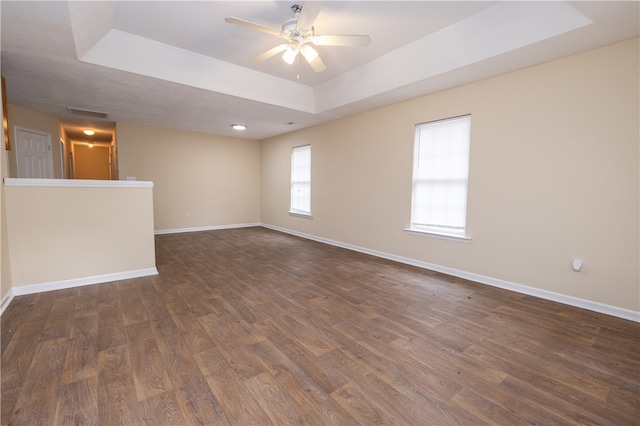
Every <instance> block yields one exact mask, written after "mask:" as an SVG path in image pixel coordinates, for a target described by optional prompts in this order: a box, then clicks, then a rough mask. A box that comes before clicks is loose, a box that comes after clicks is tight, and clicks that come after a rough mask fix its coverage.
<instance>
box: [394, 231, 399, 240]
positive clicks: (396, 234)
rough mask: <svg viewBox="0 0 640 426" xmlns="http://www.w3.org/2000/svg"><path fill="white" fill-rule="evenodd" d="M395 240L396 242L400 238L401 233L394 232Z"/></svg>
mask: <svg viewBox="0 0 640 426" xmlns="http://www.w3.org/2000/svg"><path fill="white" fill-rule="evenodd" d="M393 238H395V239H396V240H397V239H398V238H400V231H393Z"/></svg>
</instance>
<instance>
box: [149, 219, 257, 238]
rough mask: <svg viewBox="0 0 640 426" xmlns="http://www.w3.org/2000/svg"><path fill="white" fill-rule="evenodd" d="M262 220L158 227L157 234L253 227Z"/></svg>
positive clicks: (155, 232)
mask: <svg viewBox="0 0 640 426" xmlns="http://www.w3.org/2000/svg"><path fill="white" fill-rule="evenodd" d="M261 225H262V224H261V223H260V222H254V223H239V224H232V225H212V226H198V227H195V228H174V229H156V230H155V231H154V234H155V235H163V234H180V233H183V232H200V231H217V230H219V229H235V228H251V227H253V226H261Z"/></svg>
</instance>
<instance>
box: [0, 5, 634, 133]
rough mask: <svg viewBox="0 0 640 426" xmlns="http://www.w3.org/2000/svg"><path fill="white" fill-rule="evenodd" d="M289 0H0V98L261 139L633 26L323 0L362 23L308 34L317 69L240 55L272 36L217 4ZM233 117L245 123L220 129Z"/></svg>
mask: <svg viewBox="0 0 640 426" xmlns="http://www.w3.org/2000/svg"><path fill="white" fill-rule="evenodd" d="M294 3H296V1H295V0H291V1H266V0H264V1H195V2H187V1H122V2H115V1H108V2H93V1H91V2H89V1H75V2H66V1H65V2H57V1H45V2H26V1H16V2H13V1H6V0H3V1H2V2H1V3H0V13H1V20H2V21H1V31H2V33H1V35H2V38H1V40H0V44H1V48H2V62H1V66H2V75H3V76H4V77H5V79H6V83H7V97H8V101H9V103H12V104H16V105H19V106H22V107H25V108H29V109H33V110H36V111H40V112H43V113H46V114H49V115H52V116H55V117H57V118H59V119H60V120H61V121H62V123H63V125H64V126H65V127H66V128H67V129H69V131H70V132H71V133H73V132H74V131H75V128H76V127H78V128H83V127H86V126H92V127H94V128H97V129H104V130H103V132H102V134H108V133H109V132H111V130H112V129H113V123H115V122H127V123H134V124H143V125H149V126H156V127H168V128H176V129H186V130H194V131H200V132H206V133H214V134H219V135H230V136H241V137H247V138H254V139H264V138H268V137H271V136H275V135H279V134H282V133H287V132H290V131H293V130H297V129H300V128H304V127H308V126H312V125H315V124H319V123H322V122H325V121H328V120H332V119H335V118H339V117H344V116H347V115H350V114H354V113H357V112H361V111H365V110H368V109H372V108H376V107H379V106H383V105H387V104H390V103H394V102H398V101H401V100H405V99H409V98H413V97H416V96H419V95H423V94H427V93H430V92H434V91H437V90H442V89H445V88H448V87H453V86H456V85H460V84H465V83H468V82H472V81H477V80H479V79H483V78H487V77H491V76H494V75H498V74H501V73H504V72H508V71H512V70H516V69H520V68H523V67H527V66H531V65H535V64H538V63H542V62H545V61H549V60H553V59H556V58H559V57H563V56H567V55H570V54H574V53H578V52H581V51H585V50H588V49H592V48H595V47H599V46H603V45H606V44H610V43H613V42H616V41H621V40H625V39H628V38H631V37H636V36H638V34H639V27H640V24H639V14H640V7H639V6H640V3H639V2H636V1H624V2H614V1H601V2H598V1H588V2H561V1H539V2H525V1H506V2H496V1H490V2H484V1H470V2H462V1H442V2H434V1H406V2H405V1H339V0H335V1H332V0H327V1H325V2H324V4H323V5H322V9H321V11H320V13H319V15H318V18H317V20H316V22H315V25H314V27H315V32H316V34H368V35H370V36H371V39H372V41H371V44H370V45H369V46H368V47H330V46H318V47H317V50H318V52H319V53H320V55H321V57H322V59H323V61H324V63H325V64H326V65H327V70H326V71H324V72H321V73H314V72H313V70H311V68H310V67H309V66H308V64H306V63H305V62H304V60H300V61H299V62H297V63H294V64H293V65H287V64H285V63H284V62H283V61H282V60H281V59H280V57H279V56H275V57H273V58H271V59H269V60H267V61H265V62H262V63H259V64H253V63H251V62H250V61H251V59H252V58H254V57H255V56H257V55H259V54H260V53H262V52H264V51H267V50H269V49H271V48H273V47H275V46H277V45H279V44H281V43H282V39H279V38H278V37H276V36H273V35H270V34H266V33H262V32H258V31H254V30H251V29H249V28H245V27H241V26H237V25H231V24H228V23H226V22H225V21H224V18H225V17H227V16H235V17H238V18H241V19H245V20H249V21H252V22H256V23H259V24H261V25H264V26H267V27H271V28H275V29H280V26H281V25H282V23H283V22H284V21H285V20H286V19H288V18H290V17H292V16H293V14H292V11H291V9H290V8H291V6H292V5H293V4H294ZM303 8H304V4H303ZM67 107H74V108H80V109H85V110H90V111H97V112H104V113H107V114H108V118H107V119H106V120H104V119H86V118H84V117H81V116H77V115H71V114H70V113H69V112H68V111H67ZM237 122H241V123H246V124H247V125H248V126H249V128H248V130H246V131H245V132H243V133H237V132H235V131H233V130H231V128H230V124H232V123H237ZM290 123H293V124H290Z"/></svg>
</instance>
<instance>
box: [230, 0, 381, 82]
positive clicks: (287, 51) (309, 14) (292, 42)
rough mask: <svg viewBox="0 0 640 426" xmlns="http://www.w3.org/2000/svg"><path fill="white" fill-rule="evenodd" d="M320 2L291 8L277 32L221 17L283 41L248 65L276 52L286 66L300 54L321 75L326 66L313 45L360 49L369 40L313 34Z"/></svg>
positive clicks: (348, 36) (352, 36) (308, 2)
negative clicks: (283, 40)
mask: <svg viewBox="0 0 640 426" xmlns="http://www.w3.org/2000/svg"><path fill="white" fill-rule="evenodd" d="M322 3H323V2H322V1H306V2H304V4H303V6H304V7H303V6H301V5H299V4H294V5H293V6H291V10H292V11H293V18H290V19H288V20H286V21H285V22H284V24H282V30H281V31H278V30H276V29H273V28H269V27H265V26H263V25H260V24H256V23H254V22H249V21H246V20H244V19H239V18H235V17H233V16H231V17H228V18H225V21H226V22H228V23H230V24H235V25H241V26H244V27H248V28H251V29H254V30H258V31H262V32H263V33H267V34H271V35H274V36H277V37H280V38H283V39H285V41H286V42H285V43H283V44H280V45H278V46H276V47H274V48H273V49H269V50H267V51H266V52H264V53H263V54H261V55H258V56H257V57H255V58H253V60H252V61H251V62H253V63H258V62H262V61H265V60H267V59H269V58H271V57H272V56H275V55H277V54H278V53H280V52H284V54H283V55H282V59H283V60H284V61H285V62H286V63H288V64H293V61H294V60H295V59H296V57H297V56H298V54H299V53H300V54H302V56H303V57H304V58H305V59H306V61H307V62H308V63H309V65H310V66H311V68H313V70H314V71H315V72H321V71H324V70H325V69H327V67H326V66H325V64H324V62H322V59H320V56H319V55H318V51H317V50H316V49H314V48H313V46H312V44H314V45H316V46H356V47H357V46H359V47H364V46H367V45H369V43H371V37H369V36H368V35H316V34H315V31H314V28H313V24H314V22H315V20H316V18H317V17H318V14H319V13H320V9H321V8H322Z"/></svg>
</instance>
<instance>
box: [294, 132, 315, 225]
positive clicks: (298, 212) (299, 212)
mask: <svg viewBox="0 0 640 426" xmlns="http://www.w3.org/2000/svg"><path fill="white" fill-rule="evenodd" d="M303 149H304V151H302V150H303ZM300 152H308V158H306V159H305V162H306V163H307V165H308V167H305V171H306V172H307V174H306V176H303V179H302V180H301V179H299V178H297V177H296V176H295V171H296V153H300ZM304 178H306V179H304ZM305 183H306V186H307V187H308V190H307V193H308V196H306V195H305V198H304V199H305V200H306V204H307V205H308V210H305V209H304V208H301V207H302V206H301V205H300V204H298V203H296V202H295V201H296V198H295V197H294V188H295V186H299V185H304V184H305ZM289 214H290V215H292V216H301V217H306V218H310V217H311V144H306V145H299V146H294V147H292V148H291V174H290V194H289Z"/></svg>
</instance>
